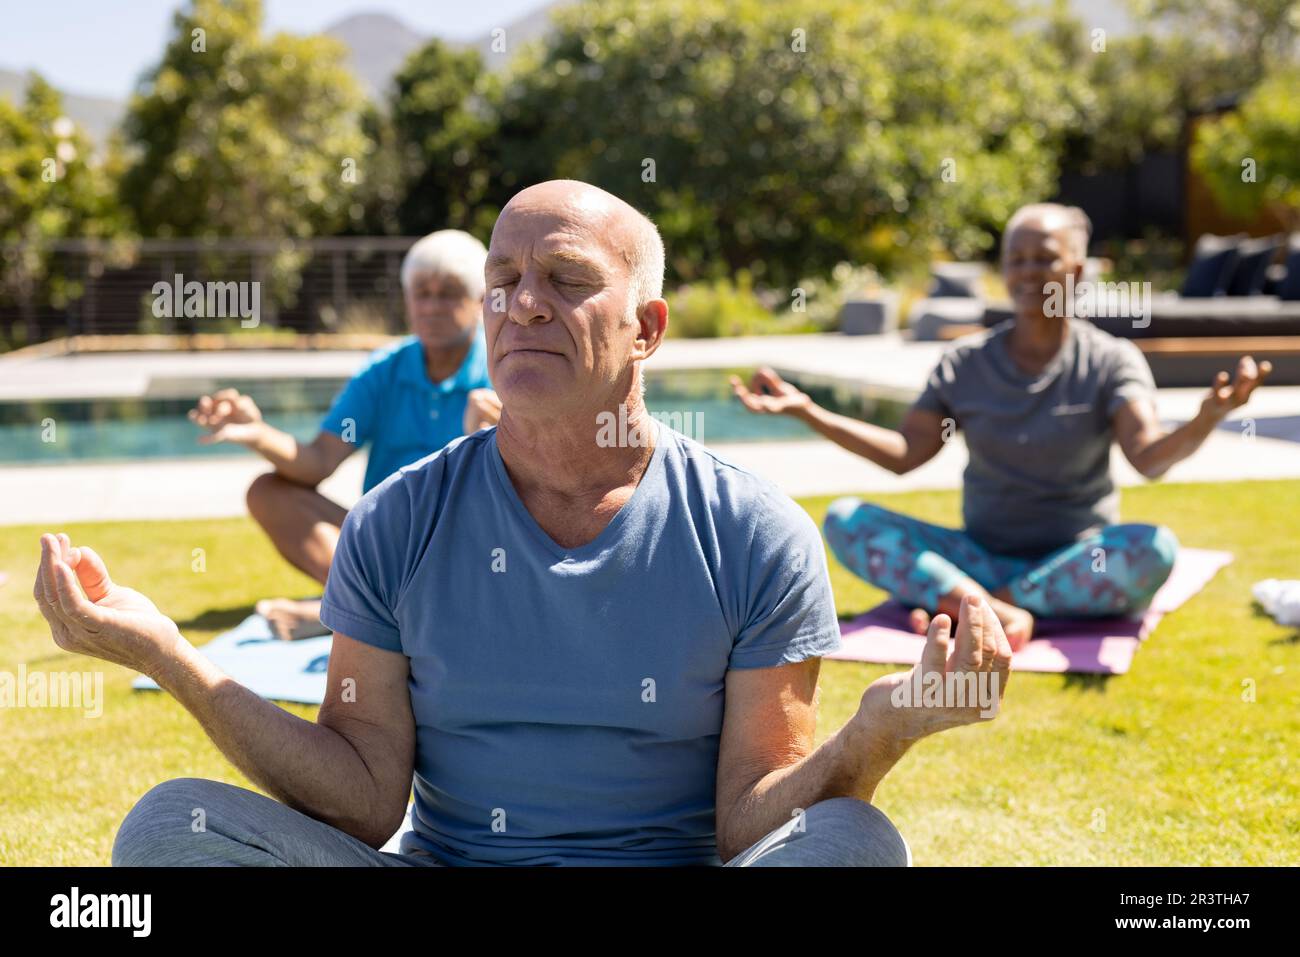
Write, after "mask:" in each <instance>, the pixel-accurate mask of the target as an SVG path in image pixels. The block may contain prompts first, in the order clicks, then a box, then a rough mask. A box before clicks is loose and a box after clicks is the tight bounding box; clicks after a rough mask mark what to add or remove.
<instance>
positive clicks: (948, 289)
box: [926, 262, 983, 299]
mask: <svg viewBox="0 0 1300 957" xmlns="http://www.w3.org/2000/svg"><path fill="white" fill-rule="evenodd" d="M982 271H983V269H982V267H980V266H978V265H975V266H972V264H970V263H946V262H945V263H932V264H931V266H930V291H929V292H928V293H927V294H926V298H927V299H949V298H953V297H956V298H961V299H973V298H975V297H976V296H977V295H978V291H977V286H976V284H977V283H978V282H979V277H980V274H981V272H982Z"/></svg>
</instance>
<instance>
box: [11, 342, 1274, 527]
mask: <svg viewBox="0 0 1300 957" xmlns="http://www.w3.org/2000/svg"><path fill="white" fill-rule="evenodd" d="M943 348H944V346H943V344H942V343H912V342H908V341H906V340H904V339H902V338H901V337H898V336H841V335H814V336H779V337H775V336H774V337H753V338H744V339H727V340H670V341H669V342H666V343H665V344H664V346H663V348H662V349H661V350H660V352H659V353H658V354H657V355H656V356H655V357H654V359H653V360H652V362H653V367H654V368H655V369H661V370H667V369H712V368H725V367H747V366H755V365H759V364H768V365H772V366H774V367H775V368H777V369H780V370H784V371H788V372H790V373H798V374H800V375H802V376H805V377H808V376H816V377H819V378H821V377H825V378H830V379H843V380H847V381H851V382H858V383H862V382H867V383H871V384H872V385H874V386H878V387H880V388H881V389H883V390H886V391H892V392H896V393H898V394H899V395H900V396H906V395H912V394H915V393H916V392H917V390H918V389H919V387H920V384H921V383H922V382H924V380H925V376H926V375H927V374H928V373H929V371H930V369H931V368H932V367H933V365H934V363H935V361H936V359H937V357H938V355H939V353H940V352H941V351H942V349H943ZM365 357H366V353H363V352H314V353H293V352H280V351H277V352H249V353H217V354H206V353H177V354H135V355H123V354H119V355H97V356H62V357H51V358H31V359H3V358H0V400H4V399H38V398H46V399H70V398H96V397H106V396H112V397H128V396H139V397H144V396H150V397H154V396H165V395H176V394H187V392H186V391H185V390H190V389H192V388H193V383H194V382H196V381H198V382H203V383H207V384H210V385H212V386H215V385H216V384H218V383H220V382H222V381H224V380H227V379H231V378H239V379H249V378H263V377H265V378H282V377H283V378H295V379H298V378H310V377H321V378H341V377H345V376H348V375H350V374H351V373H352V372H353V371H355V370H356V368H357V367H358V366H360V364H361V363H362V362H363V361H364V360H365ZM1203 394H1204V391H1203V390H1201V389H1161V390H1160V392H1159V394H1158V400H1157V401H1158V411H1159V413H1160V416H1161V418H1162V419H1163V420H1165V421H1168V422H1176V421H1185V420H1186V419H1188V418H1190V417H1191V416H1192V415H1194V414H1195V411H1196V408H1197V406H1198V405H1199V403H1200V400H1201V398H1202V396H1203ZM1247 416H1249V417H1251V418H1253V419H1254V420H1255V424H1256V431H1257V434H1256V436H1255V437H1253V438H1246V437H1245V436H1244V435H1243V434H1242V423H1241V420H1242V419H1244V418H1246V417H1247ZM715 448H717V450H718V451H719V453H720V454H722V455H724V456H725V457H727V458H729V459H731V460H732V461H734V462H736V463H737V464H739V465H743V466H745V467H748V468H751V469H753V470H755V471H757V472H759V473H761V474H763V475H766V476H768V477H769V478H771V479H772V480H773V481H775V482H776V483H777V484H778V485H780V486H781V487H782V488H783V489H785V491H786V492H787V493H789V494H790V495H795V496H800V495H822V494H825V495H830V494H839V493H848V492H857V493H868V494H870V493H880V492H886V491H902V490H906V489H917V488H957V487H959V486H960V484H961V471H962V468H963V467H964V465H965V461H966V453H965V447H964V443H962V442H961V441H960V436H959V437H958V438H957V439H955V440H954V441H953V442H951V443H949V445H948V447H946V448H945V449H944V450H943V452H941V453H940V454H939V455H938V456H937V457H936V458H935V459H934V460H932V461H931V462H929V463H927V464H926V465H925V466H923V467H922V468H920V469H917V470H916V471H915V472H912V473H910V474H909V475H906V476H895V475H892V474H890V473H888V472H886V471H885V470H883V469H881V468H878V467H877V466H875V465H872V464H871V463H870V462H867V461H865V460H863V459H860V458H858V457H856V456H854V455H851V454H850V453H848V452H845V451H843V450H842V449H840V448H838V447H837V446H835V445H833V444H831V443H830V442H826V441H823V440H820V439H818V440H813V441H802V442H761V443H734V444H719V445H716V446H715ZM1114 459H1115V474H1116V476H1117V480H1118V481H1119V482H1120V483H1121V484H1124V485H1131V484H1139V483H1141V482H1144V481H1145V479H1143V478H1142V477H1141V476H1140V475H1138V474H1137V473H1136V472H1134V470H1133V469H1132V468H1131V467H1130V466H1129V465H1128V464H1127V463H1126V462H1124V461H1123V458H1122V456H1121V455H1120V454H1119V452H1118V450H1116V452H1115V455H1114ZM265 470H266V465H265V463H263V462H262V461H261V460H260V459H258V458H257V457H255V456H252V455H235V456H231V457H229V458H220V459H214V458H204V459H175V460H153V461H142V462H132V463H120V464H118V463H105V464H85V463H76V464H69V465H57V466H11V467H5V468H0V525H17V524H41V525H55V524H62V523H71V522H82V521H94V520H128V519H129V520H135V519H177V518H206V517H222V516H233V515H242V514H244V513H245V507H244V497H243V496H244V489H245V488H246V487H247V486H248V483H249V482H250V481H252V479H253V477H254V476H256V475H257V474H259V473H260V472H262V471H265ZM363 471H364V457H363V456H355V457H354V458H353V459H352V460H350V461H349V462H347V463H345V464H344V466H343V467H342V468H341V469H340V470H339V472H338V473H337V474H335V475H334V476H332V477H331V478H330V479H329V481H327V482H326V483H325V485H324V486H323V489H322V490H323V491H324V492H325V493H326V494H328V495H330V496H331V497H333V498H335V499H336V500H337V501H339V502H340V503H341V504H343V505H345V506H350V505H351V504H352V503H353V502H354V501H355V500H356V498H357V497H358V495H359V492H360V488H361V476H362V474H363ZM1266 478H1270V479H1277V478H1295V479H1300V387H1265V388H1263V389H1261V390H1260V391H1259V392H1258V393H1257V394H1256V396H1255V397H1254V398H1253V399H1252V401H1251V404H1250V405H1249V406H1248V407H1247V408H1245V409H1241V410H1238V412H1236V413H1234V415H1233V416H1232V417H1231V419H1230V422H1229V423H1226V424H1225V426H1224V428H1222V429H1221V430H1220V431H1218V432H1216V433H1215V434H1214V435H1213V436H1211V438H1210V440H1209V441H1208V442H1207V443H1206V445H1205V447H1204V448H1202V449H1201V450H1200V451H1199V452H1198V453H1197V454H1196V455H1195V456H1194V457H1192V458H1191V459H1189V460H1187V461H1185V462H1182V463H1180V464H1179V465H1177V466H1175V467H1174V468H1173V469H1172V470H1170V472H1169V474H1168V475H1167V476H1166V479H1165V480H1166V481H1185V482H1195V481H1215V482H1217V481H1234V480H1239V479H1266Z"/></svg>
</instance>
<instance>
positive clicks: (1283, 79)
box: [1191, 67, 1300, 229]
mask: <svg viewBox="0 0 1300 957" xmlns="http://www.w3.org/2000/svg"><path fill="white" fill-rule="evenodd" d="M1297 91H1300V68H1297V67H1291V68H1288V69H1283V70H1279V71H1277V72H1276V73H1274V74H1272V75H1270V76H1269V77H1267V78H1266V79H1265V80H1264V81H1263V82H1261V83H1260V84H1259V85H1258V86H1257V87H1255V89H1254V90H1252V91H1251V92H1250V94H1249V95H1248V96H1247V97H1246V98H1245V99H1244V100H1242V101H1241V104H1240V106H1239V107H1238V108H1237V109H1236V110H1235V111H1233V112H1230V113H1225V114H1223V115H1222V116H1220V117H1218V118H1216V119H1213V120H1207V121H1206V122H1204V123H1202V124H1200V126H1198V127H1197V130H1196V140H1195V142H1194V143H1193V144H1192V152H1191V160H1192V164H1193V166H1194V167H1195V168H1196V170H1197V171H1198V172H1199V173H1200V174H1201V175H1202V176H1204V177H1205V180H1206V182H1207V183H1208V184H1209V187H1210V191H1211V192H1212V193H1213V194H1214V196H1215V199H1217V200H1218V201H1219V204H1220V205H1221V206H1222V207H1223V208H1224V209H1225V210H1226V211H1228V212H1230V213H1232V214H1234V215H1237V216H1241V217H1243V218H1250V217H1251V216H1254V215H1255V214H1256V213H1258V212H1259V211H1260V210H1261V209H1265V208H1267V209H1269V210H1271V211H1272V212H1274V213H1276V214H1277V215H1278V216H1279V217H1280V218H1281V219H1282V221H1283V222H1285V223H1287V224H1288V225H1289V227H1290V228H1292V229H1300V95H1297Z"/></svg>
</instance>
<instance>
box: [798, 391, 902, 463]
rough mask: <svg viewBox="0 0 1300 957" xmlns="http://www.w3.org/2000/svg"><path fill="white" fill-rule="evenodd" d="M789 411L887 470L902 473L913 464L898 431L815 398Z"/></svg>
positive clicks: (832, 439) (846, 447) (853, 451)
mask: <svg viewBox="0 0 1300 957" xmlns="http://www.w3.org/2000/svg"><path fill="white" fill-rule="evenodd" d="M793 415H794V416H795V418H797V419H799V420H800V421H801V422H804V423H805V424H807V425H808V426H810V427H811V428H813V429H814V430H815V431H817V432H818V433H820V434H821V435H823V436H825V437H826V438H828V439H830V440H831V441H832V442H834V443H835V444H836V445H838V446H840V447H841V448H843V449H846V450H848V451H849V452H852V453H853V454H854V455H860V456H862V457H863V458H864V459H868V460H870V461H872V462H875V463H876V464H877V465H879V466H880V467H882V468H886V469H889V471H891V472H896V473H899V474H902V473H903V472H906V471H909V470H910V469H911V468H913V467H914V463H912V462H911V460H910V456H909V454H908V442H907V439H906V437H904V436H903V435H902V433H900V432H895V431H894V430H893V429H886V428H882V427H881V426H878V425H872V424H871V423H870V422H863V421H862V420H861V419H855V418H852V417H851V416H847V415H840V414H838V413H836V412H830V411H828V410H826V409H823V408H822V407H821V406H819V405H817V404H816V403H815V402H809V403H808V404H807V405H806V406H804V407H803V408H801V409H799V410H798V411H797V412H794V413H793Z"/></svg>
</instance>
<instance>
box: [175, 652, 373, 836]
mask: <svg viewBox="0 0 1300 957" xmlns="http://www.w3.org/2000/svg"><path fill="white" fill-rule="evenodd" d="M150 672H151V674H150V676H151V677H152V678H153V679H154V680H155V681H157V682H158V685H159V686H160V687H161V688H162V689H163V690H164V691H166V692H168V693H169V694H171V695H172V697H174V698H175V699H176V700H177V701H179V702H180V703H181V704H182V705H183V706H184V707H185V709H186V710H188V711H189V712H190V714H192V715H194V717H195V718H196V719H197V720H198V722H199V724H200V725H202V727H203V730H204V731H205V732H206V733H207V735H208V737H209V738H211V739H212V742H213V744H215V745H216V746H217V748H218V749H220V751H221V753H222V754H223V755H225V756H226V758H227V759H228V760H229V761H230V762H231V763H232V764H233V765H235V767H237V768H239V770H240V771H242V772H243V773H244V774H245V775H246V776H247V777H248V778H249V780H251V781H252V782H254V783H255V784H257V785H258V786H259V787H261V788H262V789H263V790H265V791H266V792H267V793H268V794H270V795H272V796H273V797H275V798H277V799H278V800H280V801H281V802H283V803H284V804H286V805H288V806H289V807H292V808H294V809H296V810H299V811H302V812H303V813H305V814H308V815H310V816H312V817H314V818H316V819H317V820H321V821H324V822H325V823H327V824H330V825H332V826H334V827H337V828H339V829H340V830H342V831H345V832H346V833H348V834H351V835H353V836H354V837H357V838H359V839H360V840H363V841H367V842H373V841H379V842H382V841H383V840H386V839H387V837H388V835H387V834H383V835H379V833H378V832H379V831H380V830H383V829H384V826H386V823H387V822H385V821H383V820H382V817H383V814H382V810H381V808H382V801H381V799H380V793H379V788H378V787H377V786H375V785H374V782H373V780H372V778H371V776H370V772H369V770H368V769H367V766H366V763H365V761H363V760H362V758H361V755H360V754H359V753H358V752H357V750H356V749H355V748H354V747H353V745H352V744H351V743H350V742H349V741H348V740H347V738H345V737H344V736H343V735H342V734H340V733H338V732H337V731H335V730H333V729H332V728H329V727H326V726H325V725H322V724H316V723H313V722H311V721H306V720H304V719H302V718H299V717H297V716H296V715H293V714H290V713H289V712H287V711H285V710H284V709H283V708H280V707H277V706H276V705H274V704H272V703H271V702H269V701H267V700H265V699H264V698H262V697H260V696H259V695H256V694H254V693H253V692H252V691H249V690H248V689H247V688H245V687H244V686H243V685H241V684H239V683H238V682H237V681H234V680H233V679H231V678H230V677H228V676H227V675H225V674H224V673H222V671H221V670H220V669H219V668H217V666H216V665H214V664H213V663H212V662H211V661H209V660H208V659H207V658H205V657H204V656H203V655H201V654H199V653H198V652H197V651H196V650H195V649H194V647H193V646H192V645H190V644H189V642H187V641H185V640H184V639H183V638H182V639H180V641H179V642H178V643H177V648H176V654H175V655H173V656H172V657H171V658H169V659H168V661H167V662H166V663H164V664H162V665H160V666H159V667H156V668H152V669H150ZM395 827H396V825H394V828H395ZM390 831H391V829H390Z"/></svg>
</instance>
